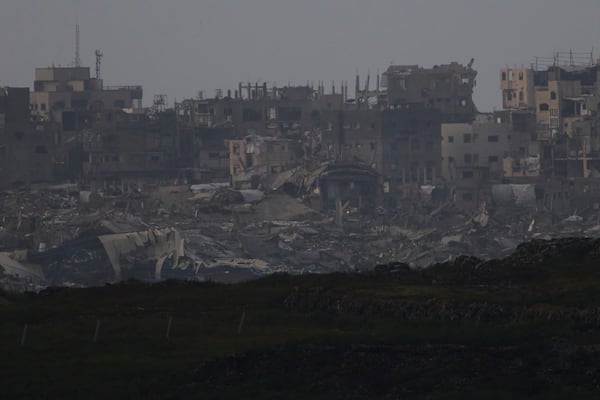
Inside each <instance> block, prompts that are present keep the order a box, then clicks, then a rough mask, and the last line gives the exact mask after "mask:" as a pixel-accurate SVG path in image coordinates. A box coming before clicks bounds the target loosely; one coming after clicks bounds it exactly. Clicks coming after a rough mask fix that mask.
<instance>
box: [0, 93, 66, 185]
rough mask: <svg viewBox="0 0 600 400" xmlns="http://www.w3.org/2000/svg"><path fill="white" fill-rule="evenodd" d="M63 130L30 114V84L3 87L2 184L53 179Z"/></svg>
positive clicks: (0, 109)
mask: <svg viewBox="0 0 600 400" xmlns="http://www.w3.org/2000/svg"><path fill="white" fill-rule="evenodd" d="M59 142H60V134H59V130H58V129H57V127H56V125H55V124H53V123H51V122H47V121H41V120H39V119H35V118H32V117H31V116H30V115H29V89H28V88H0V187H2V188H10V187H16V186H22V185H28V184H31V183H37V182H51V181H52V180H53V179H54V177H55V172H56V169H57V168H58V167H59V166H58V165H57V164H58V162H59V160H57V158H56V147H57V145H58V144H59Z"/></svg>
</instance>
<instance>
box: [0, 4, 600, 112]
mask: <svg viewBox="0 0 600 400" xmlns="http://www.w3.org/2000/svg"><path fill="white" fill-rule="evenodd" d="M78 3H80V4H79V6H78V7H77V4H78ZM77 8H78V9H79V11H78V12H77V11H76V9H77ZM77 15H78V19H79V23H80V25H81V53H82V60H83V63H84V64H85V65H89V66H90V67H92V71H93V67H94V50H95V49H97V48H98V49H101V50H102V51H103V52H104V56H105V58H104V61H103V65H102V75H103V78H104V80H105V83H106V84H140V85H143V86H144V90H145V91H144V97H145V102H144V103H145V104H149V103H150V102H151V99H152V97H153V95H154V94H156V93H166V94H167V95H168V96H169V102H170V103H172V101H173V99H174V98H176V99H178V100H181V99H183V98H187V97H194V96H195V95H196V93H197V91H198V90H204V92H205V94H206V95H214V89H216V88H223V89H228V88H230V89H234V88H235V87H237V82H238V81H244V82H248V81H251V82H255V81H263V80H266V81H268V82H277V83H278V84H280V85H281V84H284V83H287V82H292V83H297V84H303V83H306V82H307V81H309V80H312V81H317V80H324V81H325V82H326V83H327V85H326V86H327V87H330V86H331V81H332V80H336V82H339V81H341V80H348V81H350V82H353V79H354V76H355V74H356V72H357V71H359V72H360V73H361V75H363V76H365V75H366V74H367V72H368V71H370V72H371V75H374V74H375V73H376V72H377V70H378V69H379V70H381V71H383V70H385V68H387V66H388V65H389V64H390V63H398V64H421V65H423V66H427V67H431V66H432V65H434V64H442V63H447V62H450V61H459V62H462V63H467V62H468V61H469V60H470V59H471V58H475V65H474V68H475V69H477V70H478V71H479V77H478V86H477V88H476V91H475V101H476V103H477V105H478V107H479V108H480V110H482V111H489V110H492V109H493V108H494V107H499V104H500V102H501V101H500V100H501V99H500V93H499V90H498V89H497V87H498V69H499V68H501V67H502V66H505V65H521V64H529V63H531V61H532V60H533V57H534V56H536V55H537V56H551V55H552V53H553V52H554V51H559V50H560V51H565V50H566V51H568V50H569V49H570V48H572V49H573V50H574V51H587V52H589V51H591V50H592V48H595V49H596V50H595V58H600V23H599V18H600V0H572V1H568V0H435V1H434V0H370V1H366V0H295V1H292V0H94V1H92V0H80V1H77V0H2V4H1V5H0V86H32V85H33V79H34V68H35V67H36V66H48V65H51V64H53V63H54V64H56V65H59V64H60V65H68V64H70V63H72V62H73V59H74V53H75V50H74V48H75V46H74V42H75V39H74V36H75V34H74V32H75V23H76V18H77ZM363 79H364V78H363ZM372 81H373V80H372ZM350 86H351V87H353V84H352V83H351V84H350Z"/></svg>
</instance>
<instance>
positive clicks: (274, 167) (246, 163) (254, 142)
mask: <svg viewBox="0 0 600 400" xmlns="http://www.w3.org/2000/svg"><path fill="white" fill-rule="evenodd" d="M300 151H302V149H301V147H300V146H298V145H297V143H295V142H294V141H292V140H289V139H283V138H274V137H268V136H257V135H250V136H246V137H245V138H244V139H239V140H230V141H229V154H230V156H229V160H230V173H231V182H232V186H233V187H234V188H246V189H247V188H256V187H258V185H259V182H260V179H261V178H264V177H266V176H268V175H275V174H278V173H280V172H282V171H284V170H287V169H289V168H291V167H293V166H296V165H297V162H298V160H301V157H300V156H301V154H299V152H300Z"/></svg>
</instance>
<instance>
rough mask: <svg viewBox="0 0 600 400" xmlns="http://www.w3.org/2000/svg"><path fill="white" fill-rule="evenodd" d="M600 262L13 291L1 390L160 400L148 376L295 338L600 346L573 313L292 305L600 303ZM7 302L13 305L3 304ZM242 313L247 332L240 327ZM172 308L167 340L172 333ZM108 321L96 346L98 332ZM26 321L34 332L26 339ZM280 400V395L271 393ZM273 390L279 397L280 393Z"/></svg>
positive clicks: (1, 317) (541, 306)
mask: <svg viewBox="0 0 600 400" xmlns="http://www.w3.org/2000/svg"><path fill="white" fill-rule="evenodd" d="M598 270H600V268H597V267H596V266H595V265H590V264H588V265H577V266H575V265H567V266H561V267H553V266H548V269H547V272H548V273H547V274H546V276H545V277H544V279H540V280H538V281H533V282H529V283H527V284H526V285H520V286H519V285H516V288H515V287H511V288H501V287H495V288H494V287H473V286H471V287H469V286H467V287H465V286H459V285H452V284H445V285H432V284H431V277H430V276H429V275H427V274H419V273H405V274H403V275H401V276H398V277H393V278H392V277H389V276H385V275H377V274H371V275H361V276H358V275H340V274H334V275H323V276H303V277H287V276H281V277H271V278H267V279H264V280H260V281H255V282H249V283H244V284H239V285H234V286H227V285H218V284H181V283H179V284H177V283H165V284H160V285H155V286H148V285H144V284H139V283H128V284H123V285H114V286H107V287H103V288H92V289H73V290H66V289H65V290H59V291H57V292H55V293H50V294H47V295H43V296H35V297H9V296H5V297H6V298H7V299H8V300H9V301H10V304H2V305H0V321H1V329H0V354H2V357H0V376H2V380H1V382H2V383H3V385H2V386H3V393H4V394H3V396H2V397H3V398H28V397H31V398H45V397H50V398H56V397H59V396H64V397H67V398H91V397H95V398H106V397H109V398H152V397H157V398H158V397H161V396H162V395H160V394H158V392H155V391H153V390H152V384H153V383H156V382H160V381H163V380H165V379H166V380H172V379H175V380H177V379H179V378H178V377H180V378H181V379H183V380H185V379H184V377H186V376H189V375H190V373H191V371H193V370H194V368H196V367H197V366H198V365H199V364H201V363H202V362H203V361H204V360H207V359H212V358H218V357H225V356H230V355H231V354H234V353H235V354H241V353H243V352H246V351H254V350H257V349H267V348H272V347H274V346H277V345H284V344H290V343H336V344H340V343H361V344H390V345H397V344H400V345H406V344H411V345H423V344H436V343H437V344H455V345H468V346H476V347H477V346H479V347H485V346H509V345H517V346H518V345H523V344H524V343H541V342H543V341H544V340H547V339H549V338H551V337H555V336H560V337H564V338H568V340H571V341H573V342H576V343H580V344H586V345H590V344H594V345H595V344H600V331H599V330H597V329H596V328H590V329H580V328H579V327H577V326H575V325H573V324H570V323H568V322H565V321H548V320H543V319H542V320H533V321H520V322H519V321H516V322H501V323H494V322H484V323H481V322H477V323H474V322H472V321H462V322H461V321H456V322H439V321H435V320H420V319H418V318H417V319H409V320H399V319H398V318H394V317H393V316H392V315H388V314H386V313H351V312H350V313H349V312H331V311H319V310H295V311H294V310H290V309H289V308H286V307H285V306H284V304H285V299H286V298H288V296H289V295H290V294H291V293H294V292H297V291H298V290H305V289H306V290H313V289H314V288H319V291H320V292H322V293H326V294H327V295H328V296H331V297H334V298H346V299H353V300H355V301H357V302H367V303H368V302H375V303H378V302H387V303H390V302H391V303H394V302H401V303H411V302H413V303H416V304H422V303H425V302H428V301H431V299H435V301H436V302H441V303H444V302H448V303H453V304H459V305H460V304H464V305H465V306H468V305H469V304H471V303H478V304H480V303H486V304H500V305H506V306H524V307H525V308H527V309H531V310H539V311H541V312H547V311H548V310H554V311H560V310H565V309H581V308H587V309H590V308H593V307H596V306H600V273H599V272H598ZM3 303H6V302H3ZM243 312H245V322H244V326H243V331H242V334H241V335H239V336H238V334H237V330H238V324H239V322H240V317H241V315H242V313H243ZM169 316H172V317H173V324H172V330H171V337H170V339H169V340H168V341H167V340H165V331H166V327H167V320H168V318H169ZM97 320H100V321H101V328H100V333H99V340H98V343H93V342H92V338H93V335H94V330H95V326H96V321H97ZM24 324H28V326H29V328H28V335H27V339H26V344H25V346H24V347H21V346H20V340H21V334H22V331H23V326H24ZM274 396H275V397H276V396H277V394H275V395H274ZM275 397H274V398H275Z"/></svg>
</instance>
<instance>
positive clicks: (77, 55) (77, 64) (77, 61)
mask: <svg viewBox="0 0 600 400" xmlns="http://www.w3.org/2000/svg"><path fill="white" fill-rule="evenodd" d="M79 44H80V43H79V23H78V24H77V25H75V67H77V68H79V67H81V54H80V52H79V49H80V46H79Z"/></svg>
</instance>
